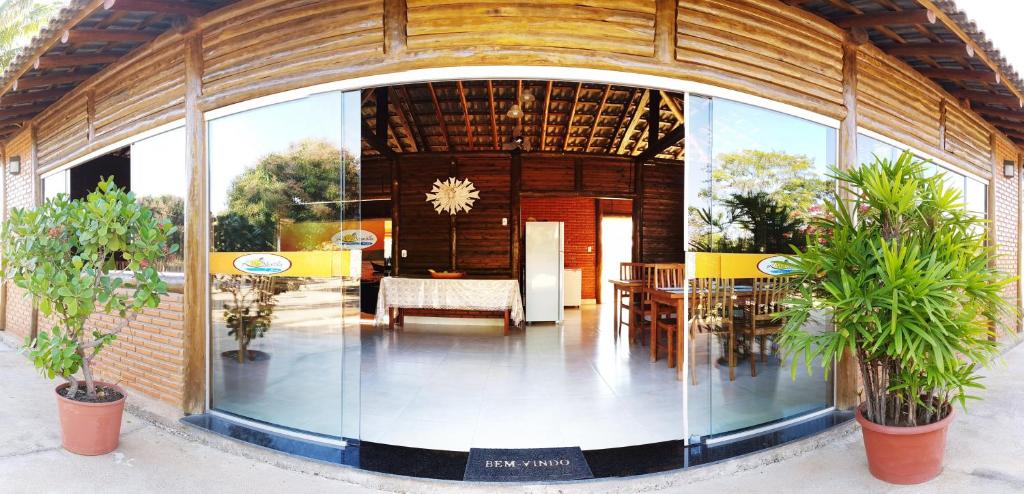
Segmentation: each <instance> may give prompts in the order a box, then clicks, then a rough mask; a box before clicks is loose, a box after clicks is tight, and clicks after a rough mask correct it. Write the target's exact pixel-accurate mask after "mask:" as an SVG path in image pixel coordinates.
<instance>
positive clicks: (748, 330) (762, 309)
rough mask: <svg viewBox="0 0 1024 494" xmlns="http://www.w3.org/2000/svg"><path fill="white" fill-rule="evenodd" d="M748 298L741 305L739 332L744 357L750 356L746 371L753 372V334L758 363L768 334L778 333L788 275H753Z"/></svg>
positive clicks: (787, 286)
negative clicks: (740, 327) (744, 346)
mask: <svg viewBox="0 0 1024 494" xmlns="http://www.w3.org/2000/svg"><path fill="white" fill-rule="evenodd" d="M752 286H753V293H751V298H750V302H749V303H748V304H747V305H746V306H745V307H744V312H745V313H746V316H747V317H746V321H745V324H743V334H744V339H745V340H746V349H747V358H748V359H750V375H751V376H754V377H756V376H757V359H756V358H754V353H753V345H754V338H758V340H759V341H758V343H759V346H760V353H761V363H764V362H765V346H766V343H767V339H768V337H769V336H772V335H775V334H778V332H779V331H781V330H782V326H783V325H784V324H785V321H784V320H783V319H781V318H779V317H778V313H779V311H781V310H782V309H783V307H782V301H783V300H785V299H786V298H787V297H788V296H789V287H790V278H787V277H784V276H773V277H770V278H754V280H753V285H752Z"/></svg>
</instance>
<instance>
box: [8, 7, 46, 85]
mask: <svg viewBox="0 0 1024 494" xmlns="http://www.w3.org/2000/svg"><path fill="white" fill-rule="evenodd" d="M56 11H57V2H56V1H53V0H7V1H5V2H4V3H3V5H0V71H3V70H4V69H6V68H7V66H8V65H10V64H11V62H12V61H14V57H15V55H17V54H18V51H19V50H21V48H22V47H23V46H24V45H25V44H26V43H27V42H28V41H29V40H30V39H31V38H32V36H35V34H36V33H38V32H39V30H40V29H42V28H43V26H45V25H46V23H47V22H49V20H50V18H51V17H52V16H53V14H54V13H55V12H56Z"/></svg>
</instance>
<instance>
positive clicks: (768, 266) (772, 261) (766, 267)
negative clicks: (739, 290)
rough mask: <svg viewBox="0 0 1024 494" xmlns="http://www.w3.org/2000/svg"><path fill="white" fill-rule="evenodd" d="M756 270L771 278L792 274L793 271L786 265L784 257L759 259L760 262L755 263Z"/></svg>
mask: <svg viewBox="0 0 1024 494" xmlns="http://www.w3.org/2000/svg"><path fill="white" fill-rule="evenodd" d="M757 270H758V271H760V272H762V273H764V274H767V275H771V276H785V275H787V274H793V272H794V271H795V270H794V269H793V268H790V267H789V266H787V265H786V257H785V256H772V257H766V258H764V259H761V262H759V263H757Z"/></svg>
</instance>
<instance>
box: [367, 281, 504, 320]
mask: <svg viewBox="0 0 1024 494" xmlns="http://www.w3.org/2000/svg"><path fill="white" fill-rule="evenodd" d="M390 307H397V308H403V309H412V308H415V309H467V310H505V309H509V318H510V319H511V320H512V322H513V323H514V324H519V323H521V322H522V321H523V299H522V297H520V295H519V281H518V280H464V279H460V280H436V279H433V278H392V277H386V278H381V280H380V294H379V295H378V296H377V314H376V317H375V318H374V322H376V323H377V324H387V322H388V308H390Z"/></svg>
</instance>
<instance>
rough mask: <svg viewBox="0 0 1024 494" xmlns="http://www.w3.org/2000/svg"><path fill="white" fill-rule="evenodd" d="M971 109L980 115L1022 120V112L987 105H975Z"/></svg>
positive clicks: (1023, 119)
mask: <svg viewBox="0 0 1024 494" xmlns="http://www.w3.org/2000/svg"><path fill="white" fill-rule="evenodd" d="M971 109H972V110H974V111H976V112H978V113H981V114H982V115H988V116H992V117H1000V118H1006V119H1009V120H1019V121H1021V122H1024V112H1018V111H1013V110H999V109H995V108H989V107H987V106H975V107H973V108H971Z"/></svg>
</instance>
